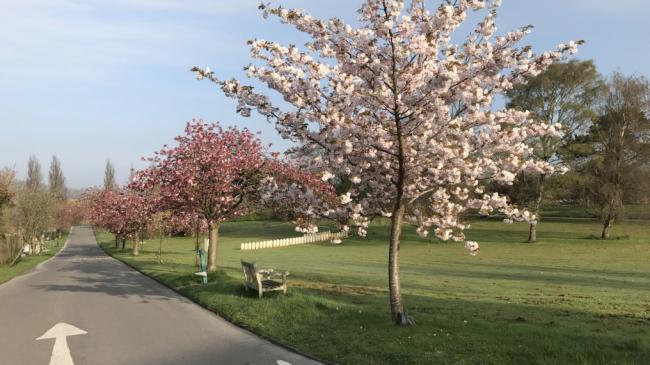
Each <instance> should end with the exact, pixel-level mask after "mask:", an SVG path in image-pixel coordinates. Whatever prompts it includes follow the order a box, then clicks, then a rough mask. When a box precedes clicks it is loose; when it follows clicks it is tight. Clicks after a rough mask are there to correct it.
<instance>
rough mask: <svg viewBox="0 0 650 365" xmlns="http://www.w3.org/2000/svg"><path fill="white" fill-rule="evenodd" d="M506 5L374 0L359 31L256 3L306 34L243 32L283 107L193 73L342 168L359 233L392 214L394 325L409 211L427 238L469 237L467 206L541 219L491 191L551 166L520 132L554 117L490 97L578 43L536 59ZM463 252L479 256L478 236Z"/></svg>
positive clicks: (313, 157) (400, 318)
mask: <svg viewBox="0 0 650 365" xmlns="http://www.w3.org/2000/svg"><path fill="white" fill-rule="evenodd" d="M500 2H501V1H500V0H494V1H483V0H456V1H444V2H443V3H442V5H440V6H438V7H437V8H435V9H432V10H429V8H428V7H427V2H426V1H425V0H411V1H409V2H407V1H404V0H366V1H364V2H363V4H362V6H361V8H360V9H359V12H358V13H359V23H360V26H359V27H353V26H352V25H350V24H346V23H345V22H344V21H342V20H341V19H338V18H332V19H330V20H319V19H316V18H314V17H312V16H310V15H308V14H307V13H305V12H304V11H302V10H291V9H285V8H282V7H270V6H268V5H265V4H262V5H260V7H259V8H260V10H261V11H262V15H263V17H264V18H266V17H268V16H274V17H276V18H278V19H279V20H280V21H281V22H282V23H286V24H289V25H292V26H294V27H295V28H296V29H297V30H298V31H300V32H302V33H304V34H306V35H307V36H308V37H310V38H311V41H310V42H308V43H306V44H305V46H304V48H302V49H300V48H299V47H296V46H293V45H289V46H284V45H282V44H279V43H277V42H273V41H268V40H262V39H256V40H251V41H249V45H250V48H251V53H252V56H253V58H255V59H256V60H257V62H255V63H254V64H251V65H249V66H248V67H246V70H247V74H248V76H249V77H250V78H253V79H257V80H258V81H260V82H261V83H262V84H264V85H266V86H267V87H268V88H269V89H271V90H274V91H275V92H277V93H279V94H280V95H281V96H282V97H283V99H284V103H282V104H274V103H273V102H272V100H271V99H270V98H269V97H268V96H267V95H264V94H263V93H259V92H257V91H256V90H254V89H253V87H251V86H247V85H244V84H242V83H240V82H239V81H238V80H236V79H229V80H222V79H220V78H218V77H217V76H216V75H215V74H214V72H212V71H211V70H210V69H209V68H205V69H200V68H197V67H195V68H193V69H192V70H193V71H194V72H195V73H196V75H197V78H198V79H209V80H211V81H212V82H214V83H216V84H217V85H218V86H219V87H220V88H221V90H222V91H223V92H224V94H225V95H226V96H228V97H232V98H234V99H236V100H237V102H238V106H237V111H238V112H239V113H240V114H241V115H244V116H249V115H250V114H251V112H252V111H256V112H258V113H259V114H261V115H262V116H264V117H266V118H267V119H268V120H269V121H272V122H273V123H275V125H276V128H277V130H278V132H279V133H280V134H281V136H282V137H284V138H286V139H289V140H291V141H293V142H295V143H296V144H298V145H299V147H297V148H296V149H295V151H294V152H296V153H299V154H300V155H301V156H303V157H304V161H305V162H306V163H307V164H308V165H309V166H310V167H311V168H312V169H320V170H321V171H322V177H323V178H324V179H328V178H330V177H333V176H343V177H345V178H346V180H347V181H349V182H350V184H349V189H348V191H346V192H345V193H344V194H342V195H341V197H340V202H341V203H342V204H343V205H345V206H346V209H347V211H348V212H351V213H352V214H351V217H352V218H353V220H354V222H355V223H356V224H357V225H358V226H359V233H360V234H361V235H364V234H365V230H366V228H367V226H368V222H369V221H370V220H371V219H372V218H373V217H376V216H385V217H390V219H391V232H390V241H389V256H388V273H389V274H388V282H389V288H390V308H391V314H392V318H393V320H394V322H395V323H397V324H399V325H407V324H409V323H411V321H410V320H409V318H408V316H407V314H406V312H405V310H404V305H403V302H402V296H401V289H400V275H399V248H400V236H401V232H402V224H403V222H404V220H405V219H406V220H408V221H412V222H414V223H416V224H417V225H418V229H417V232H418V233H419V234H420V235H421V236H423V237H424V236H427V234H428V233H429V230H431V229H432V230H433V232H434V234H435V236H436V237H438V238H439V239H442V240H448V239H452V240H455V241H464V240H465V236H464V234H463V231H464V230H465V229H467V228H468V227H469V225H468V224H466V223H464V222H463V221H462V220H461V217H462V215H463V213H465V212H466V211H467V210H468V209H476V210H478V211H479V212H480V213H482V214H489V213H491V212H493V211H495V210H496V211H500V212H502V213H504V214H506V215H507V216H508V217H509V218H508V219H509V220H510V219H517V220H534V219H535V217H533V216H531V215H530V214H529V213H527V212H525V211H521V210H518V209H517V208H515V207H512V206H510V205H509V204H508V201H507V199H506V198H505V197H503V196H500V195H498V194H486V193H485V192H484V189H485V188H484V187H485V186H486V184H487V183H488V182H490V181H496V182H498V183H503V184H511V183H512V182H513V179H514V177H515V175H516V174H517V173H518V172H520V171H522V170H531V171H536V172H538V173H541V172H546V173H548V172H550V171H551V170H552V166H550V165H549V164H548V163H547V162H544V161H535V160H533V159H532V158H533V154H532V151H531V149H530V147H528V146H527V145H526V144H525V141H526V139H527V138H530V137H531V136H544V135H557V134H558V133H559V132H558V128H557V126H549V125H547V124H545V123H540V122H539V121H536V120H533V119H531V118H530V117H529V113H527V112H524V111H517V110H512V109H500V110H496V109H497V108H496V107H495V106H494V105H493V101H494V100H495V97H496V96H497V95H502V94H504V93H505V92H506V91H508V90H510V89H511V88H512V87H513V85H514V84H518V83H524V82H525V81H526V79H528V78H530V77H532V76H535V75H537V74H539V73H540V72H541V71H543V70H544V69H545V68H546V67H548V66H549V65H550V64H552V63H554V62H557V61H560V60H561V59H563V57H564V55H565V54H568V53H573V52H575V51H576V47H577V44H578V43H580V42H577V43H576V42H570V43H567V44H561V45H559V47H558V48H557V50H555V51H552V52H544V53H542V54H540V55H536V54H534V53H533V52H532V51H531V50H530V47H520V46H518V44H519V42H520V41H521V40H522V38H524V36H525V35H526V34H528V33H529V32H530V31H531V27H530V26H526V27H523V28H521V29H517V30H514V31H511V32H508V33H505V34H504V35H497V34H496V26H495V16H496V11H497V8H498V7H499V6H500ZM480 9H487V11H486V14H485V16H484V18H483V19H482V21H480V22H479V23H478V24H477V25H476V27H475V29H474V31H473V32H472V33H471V34H469V35H468V36H467V37H466V38H465V40H464V41H463V42H461V43H458V44H456V43H454V42H453V41H452V34H453V33H454V31H456V30H457V29H458V28H459V27H460V25H461V24H462V23H463V21H464V20H465V19H466V17H467V15H468V13H469V12H471V11H478V10H480ZM467 248H468V251H469V252H470V253H474V254H475V253H476V252H477V251H478V244H476V243H475V242H468V243H467Z"/></svg>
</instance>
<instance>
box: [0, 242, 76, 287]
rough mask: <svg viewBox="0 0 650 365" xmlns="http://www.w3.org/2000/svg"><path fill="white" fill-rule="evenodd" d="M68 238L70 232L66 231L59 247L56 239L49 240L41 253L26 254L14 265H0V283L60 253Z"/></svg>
mask: <svg viewBox="0 0 650 365" xmlns="http://www.w3.org/2000/svg"><path fill="white" fill-rule="evenodd" d="M67 239H68V234H67V233H65V234H63V236H62V237H61V239H60V240H59V246H58V247H57V245H56V241H49V242H47V243H46V245H45V251H44V252H43V253H41V254H40V255H34V256H25V257H23V258H21V259H20V261H18V262H17V263H16V264H15V265H14V266H9V265H0V284H2V283H4V282H6V281H9V280H11V279H13V278H15V277H16V276H19V275H22V274H24V273H26V272H27V271H29V270H31V269H33V268H34V267H36V265H38V264H40V263H41V262H43V261H46V260H48V259H50V258H51V257H53V256H54V255H56V254H57V253H59V251H60V250H61V249H62V248H63V245H64V244H65V241H66V240H67Z"/></svg>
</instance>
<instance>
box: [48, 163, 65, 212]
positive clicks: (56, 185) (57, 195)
mask: <svg viewBox="0 0 650 365" xmlns="http://www.w3.org/2000/svg"><path fill="white" fill-rule="evenodd" d="M49 187H50V193H51V194H52V197H53V198H54V199H56V200H58V201H65V200H67V198H68V191H67V189H66V187H65V176H64V175H63V170H62V169H61V161H60V160H59V158H58V157H57V156H56V155H55V156H52V163H51V164H50V174H49Z"/></svg>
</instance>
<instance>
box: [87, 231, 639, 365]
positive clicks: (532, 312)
mask: <svg viewBox="0 0 650 365" xmlns="http://www.w3.org/2000/svg"><path fill="white" fill-rule="evenodd" d="M648 223H649V222H645V223H644V222H636V223H627V224H622V225H617V226H615V228H614V230H613V239H612V240H610V241H601V240H599V239H594V238H592V237H594V236H598V234H599V232H600V231H599V229H600V228H599V225H598V224H596V223H591V222H585V221H575V220H572V221H555V222H543V223H541V224H540V228H539V239H540V240H539V242H538V243H536V244H528V243H525V239H526V238H527V234H526V233H527V226H526V225H525V224H513V225H505V224H502V223H499V222H496V221H477V222H474V224H473V227H472V229H471V230H470V231H468V236H469V237H468V238H469V239H474V240H477V241H479V243H480V244H481V252H480V254H479V255H478V256H476V257H471V256H468V255H466V254H465V253H464V252H463V248H462V246H461V245H460V244H456V243H444V242H438V241H435V240H421V239H419V238H417V236H416V234H415V232H414V230H413V229H406V231H405V235H404V239H403V246H402V250H401V254H402V259H401V263H402V279H403V281H402V285H403V291H404V299H405V303H406V306H407V308H408V311H409V313H410V315H411V316H412V317H413V318H414V319H415V320H416V321H417V325H415V326H412V327H408V328H397V327H395V326H393V325H392V324H391V323H390V321H389V307H388V295H387V285H386V283H387V276H386V275H387V274H386V255H387V237H388V227H387V226H385V225H382V224H377V225H375V226H373V227H372V229H370V233H369V235H368V237H367V238H365V239H362V238H356V237H355V238H351V239H348V240H346V241H344V243H343V244H342V245H339V246H332V245H329V244H311V245H304V246H294V247H289V248H278V249H267V250H259V251H240V250H239V244H240V243H242V242H247V241H255V240H260V239H266V238H280V237H289V236H293V235H295V233H294V232H293V230H292V227H291V226H290V225H289V224H284V223H280V222H272V221H265V222H260V221H254V222H234V223H227V224H224V225H223V226H222V230H221V240H220V243H219V259H218V263H219V267H220V269H221V271H220V272H218V273H217V274H214V275H211V277H210V282H211V283H210V284H209V285H207V286H202V285H198V280H197V277H196V276H194V275H193V273H194V272H195V271H196V270H195V268H194V256H193V255H194V253H193V251H192V250H193V247H194V243H193V240H192V239H191V238H173V239H171V240H168V241H166V242H165V243H164V248H163V250H164V264H162V265H159V264H157V263H156V258H155V253H154V252H155V251H156V250H157V245H158V243H157V241H149V242H148V243H147V244H146V245H145V247H144V250H143V253H142V255H141V256H139V257H132V256H130V254H129V253H128V252H127V253H122V252H120V251H119V250H116V249H115V248H114V244H113V241H112V240H113V238H112V237H111V236H110V235H108V234H106V233H102V232H98V233H97V238H98V241H99V242H100V244H101V246H102V247H103V248H104V249H105V250H106V251H107V252H109V253H110V254H112V255H114V256H116V257H117V258H119V259H121V260H123V261H125V262H127V263H129V264H131V265H133V266H136V267H137V268H139V269H140V270H142V271H143V272H145V273H147V274H148V275H150V276H152V277H155V278H157V279H158V280H160V281H163V282H165V283H167V284H168V285H169V286H171V287H174V288H176V289H177V290H178V291H180V292H181V293H182V294H184V295H186V296H188V297H190V298H192V299H193V300H195V301H197V302H199V303H201V304H202V305H204V306H206V307H208V308H210V309H212V310H214V311H215V312H218V313H220V314H221V315H223V316H224V317H226V318H228V319H230V320H231V321H233V322H235V323H237V324H239V325H242V326H244V327H247V328H249V329H251V330H253V331H254V332H257V333H260V334H262V335H264V336H267V337H270V338H273V339H276V340H278V341H281V342H283V343H286V344H289V345H291V346H294V347H296V348H298V349H300V350H302V351H304V352H307V353H309V354H312V355H314V356H316V357H318V358H321V359H325V360H329V361H331V362H335V363H340V364H355V365H356V364H650V225H649V224H648ZM242 258H243V259H247V260H254V261H256V262H257V263H258V265H259V266H261V267H272V268H276V269H284V270H289V271H290V272H291V276H290V289H289V293H288V295H286V296H283V295H281V294H278V295H273V294H272V295H269V296H268V297H267V296H265V297H264V298H263V299H262V300H259V299H257V296H256V295H255V294H253V293H251V294H249V293H246V292H245V291H244V289H243V287H242V282H243V274H242V271H241V266H240V263H239V261H240V259H242Z"/></svg>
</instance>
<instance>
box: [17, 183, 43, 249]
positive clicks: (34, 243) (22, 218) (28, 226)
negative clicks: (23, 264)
mask: <svg viewBox="0 0 650 365" xmlns="http://www.w3.org/2000/svg"><path fill="white" fill-rule="evenodd" d="M51 210H52V196H51V195H50V193H49V192H48V191H46V190H44V189H39V188H29V187H28V188H25V189H23V190H22V191H21V192H20V193H19V194H18V197H17V201H16V209H15V217H14V219H15V221H16V223H17V225H18V231H19V232H20V235H21V237H22V240H23V242H24V243H26V244H29V245H30V247H31V249H32V252H35V253H39V252H40V246H39V243H38V240H39V238H40V237H41V235H42V234H43V233H44V232H45V231H46V230H47V229H48V228H49V227H50V224H51Z"/></svg>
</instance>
